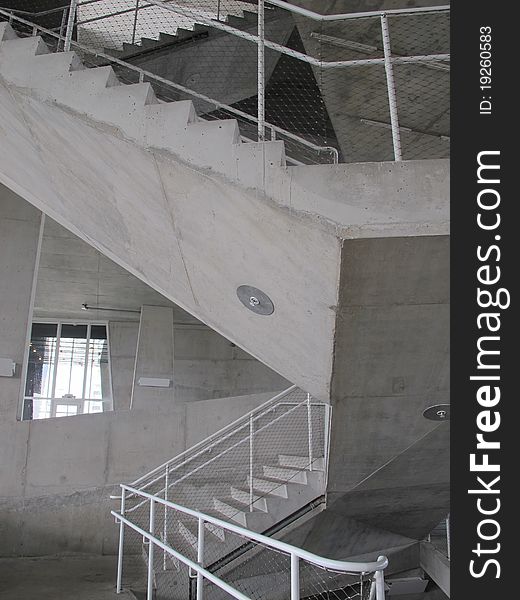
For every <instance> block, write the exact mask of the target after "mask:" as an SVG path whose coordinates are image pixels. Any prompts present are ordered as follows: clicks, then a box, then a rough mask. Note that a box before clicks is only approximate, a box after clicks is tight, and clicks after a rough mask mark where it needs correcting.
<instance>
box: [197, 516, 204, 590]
mask: <svg viewBox="0 0 520 600" xmlns="http://www.w3.org/2000/svg"><path fill="white" fill-rule="evenodd" d="M197 562H198V563H199V565H200V566H201V567H203V566H204V519H203V518H202V517H199V526H198V532H197ZM203 598H204V576H203V575H202V573H199V572H197V600H203Z"/></svg>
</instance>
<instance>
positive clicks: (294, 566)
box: [291, 554, 300, 600]
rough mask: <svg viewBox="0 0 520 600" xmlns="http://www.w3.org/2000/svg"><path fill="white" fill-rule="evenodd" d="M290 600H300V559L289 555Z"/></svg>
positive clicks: (294, 555)
mask: <svg viewBox="0 0 520 600" xmlns="http://www.w3.org/2000/svg"><path fill="white" fill-rule="evenodd" d="M291 600H300V558H299V557H298V556H296V554H291Z"/></svg>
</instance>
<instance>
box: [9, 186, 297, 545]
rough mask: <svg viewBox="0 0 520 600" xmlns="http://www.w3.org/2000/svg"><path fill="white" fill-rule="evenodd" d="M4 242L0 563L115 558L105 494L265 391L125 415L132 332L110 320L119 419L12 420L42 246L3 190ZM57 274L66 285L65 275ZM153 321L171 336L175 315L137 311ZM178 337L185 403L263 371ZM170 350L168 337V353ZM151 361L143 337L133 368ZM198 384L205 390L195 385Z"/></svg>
mask: <svg viewBox="0 0 520 600" xmlns="http://www.w3.org/2000/svg"><path fill="white" fill-rule="evenodd" d="M54 230H55V229H53V231H54ZM0 233H1V235H0V274H1V279H0V280H1V282H2V283H1V285H0V298H1V311H0V356H1V357H5V358H11V359H12V360H14V361H15V363H16V364H17V368H16V372H15V375H14V377H1V378H0V407H1V412H0V456H1V460H0V540H1V541H0V554H1V555H6V554H7V555H43V554H53V553H56V552H69V551H78V552H94V553H99V554H101V553H103V552H105V553H113V552H114V551H115V536H116V529H115V528H114V525H113V522H112V521H111V519H110V517H109V513H110V508H111V507H115V505H113V504H111V502H110V500H109V494H110V493H111V492H112V491H114V488H115V485H116V484H118V483H120V482H121V481H132V480H134V479H135V478H137V477H138V476H139V475H142V474H144V473H146V472H147V471H148V470H150V469H151V468H153V467H155V466H157V465H158V464H160V463H161V462H164V461H165V460H167V459H169V458H172V457H173V456H175V455H177V454H179V453H180V452H182V451H184V450H185V449H187V448H189V447H191V446H192V445H193V444H195V443H197V442H198V441H200V440H201V439H204V438H206V437H207V436H208V435H210V434H211V433H214V432H215V431H217V430H218V429H220V428H222V427H223V426H225V425H226V424H227V423H229V422H231V421H233V420H235V419H236V418H237V416H239V415H241V414H243V413H245V412H247V411H248V410H251V409H253V408H255V407H256V406H258V405H259V404H260V403H261V402H263V401H265V400H267V399H268V398H269V397H271V396H272V395H273V392H270V393H266V394H256V395H248V396H245V397H243V396H241V397H238V398H224V399H222V400H214V401H213V400H210V401H209V402H202V403H199V402H191V403H185V402H184V403H183V402H180V401H178V402H174V401H173V399H172V397H171V396H169V397H166V398H160V397H157V398H155V399H154V400H155V401H154V402H150V401H149V400H150V399H147V400H148V402H147V403H146V404H145V403H144V402H143V403H142V405H141V406H139V402H136V406H135V407H134V408H133V409H132V410H128V408H129V396H130V391H131V385H132V380H133V372H134V363H135V358H136V348H137V347H138V344H137V330H138V327H139V323H138V322H131V321H122V322H117V321H116V322H110V323H109V329H110V335H111V337H110V340H111V344H112V347H111V358H112V373H113V381H114V384H115V385H117V387H115V388H114V389H115V391H117V393H116V395H115V399H117V402H116V403H115V409H116V411H115V412H108V413H103V414H97V415H81V416H76V417H68V418H62V419H51V420H40V421H23V422H20V421H17V412H18V400H19V398H20V388H21V387H22V386H23V383H24V382H23V380H22V369H21V366H22V363H23V360H24V351H25V348H26V346H27V344H26V335H27V329H28V325H29V323H30V321H31V289H33V288H34V289H37V288H38V283H37V281H36V280H35V273H36V271H37V265H38V247H39V243H38V242H39V238H40V234H41V237H42V238H43V237H44V235H43V234H44V229H43V228H41V213H40V211H38V210H37V209H35V208H34V207H32V206H31V205H30V204H28V203H27V202H26V201H25V200H23V199H22V198H20V197H19V196H17V195H15V194H13V193H12V192H10V191H9V190H7V189H6V188H4V187H3V186H0ZM69 246H70V244H69ZM60 247H61V246H60ZM58 271H59V270H58ZM59 272H60V273H61V274H62V275H63V276H65V277H66V276H67V275H66V272H64V271H59ZM75 276H77V275H75ZM45 277H48V275H45ZM61 291H62V290H61V288H60V289H58V290H56V291H55V293H54V300H55V305H54V308H55V311H57V312H56V313H54V314H55V317H56V318H57V317H59V307H60V300H61V296H62V293H61ZM114 299H115V300H117V296H116V297H115V298H114ZM154 311H158V312H159V313H161V311H167V313H168V326H169V331H170V332H171V331H172V330H173V329H172V328H173V320H172V311H173V309H172V307H171V306H170V307H145V310H144V311H143V312H144V314H145V315H147V314H149V313H150V312H154ZM82 312H84V311H82ZM159 323H160V321H159ZM163 324H164V323H163ZM165 328H166V329H168V327H165ZM180 336H181V337H180V340H179V344H178V352H180V353H181V354H180V356H181V360H180V365H181V366H180V371H181V372H182V371H184V373H185V379H183V380H182V381H183V383H184V385H185V386H186V388H187V389H188V388H189V389H191V397H190V399H192V400H193V399H194V398H196V397H201V396H202V397H204V394H208V393H211V390H212V389H217V388H218V389H219V390H220V393H221V394H222V393H223V390H224V388H225V387H228V388H235V387H236V386H237V385H240V384H239V383H237V382H238V381H239V380H240V378H241V377H242V378H243V381H242V384H241V385H249V386H253V387H254V385H255V384H256V382H255V379H254V368H253V369H247V365H248V364H249V363H250V362H252V363H255V364H257V365H258V367H259V372H260V373H261V372H270V370H269V369H267V367H264V366H263V365H261V364H260V363H258V361H255V360H252V359H250V358H248V357H247V355H246V354H245V353H243V357H242V359H233V356H232V354H231V351H232V349H231V348H230V346H229V343H228V342H226V340H224V339H223V338H221V337H220V336H218V335H217V334H215V333H213V332H212V331H211V330H209V329H208V328H206V327H203V328H202V329H201V327H200V326H198V328H197V329H195V330H194V329H191V326H190V329H184V330H181V331H180ZM144 341H146V340H144ZM171 341H172V340H171V336H170V339H169V342H170V349H171ZM167 342H168V340H166V341H165V343H167ZM157 350H159V352H160V353H163V351H164V348H163V345H162V344H161V339H160V338H158V339H157V340H156V343H155V344H154V346H153V348H150V339H149V338H148V346H146V345H144V344H143V345H142V346H141V347H140V352H139V353H138V356H139V360H138V368H141V367H143V368H145V367H146V366H147V365H148V366H150V359H151V358H153V359H154V360H153V363H154V365H155V358H157V357H156V353H157ZM154 351H155V352H154ZM125 353H127V354H128V356H125ZM235 356H236V355H235ZM147 357H148V359H149V360H148V361H147V360H146V359H147ZM154 357H155V358H154ZM212 357H213V358H212ZM171 359H172V356H171V353H170V361H171ZM212 362H215V363H217V364H219V365H220V368H221V370H222V374H221V375H220V376H219V377H216V378H215V381H214V382H212V374H215V371H213V372H211V371H210V372H209V373H205V368H204V366H203V365H204V364H205V363H208V364H209V363H212ZM233 363H234V367H232V368H231V370H230V371H227V368H226V364H229V365H231V364H233ZM170 364H171V362H170ZM242 367H244V368H245V372H243V373H241V368H242ZM142 373H143V374H148V375H149V374H150V373H153V374H154V375H162V374H163V373H156V372H155V371H153V372H146V371H142ZM203 373H204V377H205V379H204V380H201V379H199V376H202V374H203ZM270 373H272V372H270ZM170 375H171V374H170ZM272 377H273V378H272V379H271V382H272V384H273V385H274V388H273V389H275V390H276V389H280V388H277V387H276V384H275V382H282V383H284V384H285V382H284V381H283V379H282V378H280V377H279V376H278V375H277V374H275V373H272ZM268 380H269V376H268V377H264V380H263V381H261V385H269V384H268V383H267V382H268ZM226 381H227V382H226ZM189 386H191V387H189ZM219 386H220V387H219ZM223 386H224V387H223ZM123 387H125V388H126V391H127V395H125V394H124V393H123V389H122V388H123ZM281 387H283V386H281ZM169 391H170V392H171V389H170V390H169ZM181 397H182V396H181ZM123 399H126V404H125V403H124V402H123ZM140 400H141V401H142V400H144V398H140ZM159 400H162V401H159ZM213 402H215V404H212V403H213ZM125 409H126V410H125Z"/></svg>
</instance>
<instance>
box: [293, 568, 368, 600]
mask: <svg viewBox="0 0 520 600" xmlns="http://www.w3.org/2000/svg"><path fill="white" fill-rule="evenodd" d="M371 587H372V576H371V574H370V575H369V574H366V575H365V574H360V573H341V572H335V571H332V570H330V569H324V568H322V567H320V566H318V565H314V564H312V563H310V562H307V561H301V565H300V596H301V598H307V599H309V600H311V599H312V600H368V599H369V597H370V589H371Z"/></svg>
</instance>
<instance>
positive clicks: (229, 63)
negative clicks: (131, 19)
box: [79, 9, 294, 137]
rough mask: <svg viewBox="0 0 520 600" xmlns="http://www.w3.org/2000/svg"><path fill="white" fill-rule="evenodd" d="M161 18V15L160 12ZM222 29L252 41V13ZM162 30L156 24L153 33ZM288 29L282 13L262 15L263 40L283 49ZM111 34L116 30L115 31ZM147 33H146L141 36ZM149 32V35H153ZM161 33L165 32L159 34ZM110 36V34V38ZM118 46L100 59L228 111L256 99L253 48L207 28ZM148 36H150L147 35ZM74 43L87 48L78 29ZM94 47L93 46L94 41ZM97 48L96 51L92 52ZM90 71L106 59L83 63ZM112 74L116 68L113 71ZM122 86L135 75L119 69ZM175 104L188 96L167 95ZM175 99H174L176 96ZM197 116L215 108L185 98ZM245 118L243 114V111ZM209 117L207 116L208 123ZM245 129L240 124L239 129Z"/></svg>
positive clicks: (166, 91)
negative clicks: (150, 76)
mask: <svg viewBox="0 0 520 600" xmlns="http://www.w3.org/2000/svg"><path fill="white" fill-rule="evenodd" d="M157 10H158V11H159V13H161V12H162V13H165V12H167V11H164V10H163V11H160V9H157ZM226 24H227V25H229V26H231V27H233V28H234V29H237V30H239V31H243V32H247V33H249V34H252V35H256V34H257V29H258V18H257V15H256V13H254V12H251V11H243V13H242V15H240V16H235V15H229V16H228V18H227V20H226ZM161 26H163V27H166V26H165V25H161V24H160V23H158V24H157V27H161ZM293 29H294V22H293V19H292V18H291V16H290V15H288V14H286V13H285V12H284V11H279V10H268V11H267V14H266V22H265V32H266V37H267V39H269V40H271V41H273V42H276V43H278V44H281V45H285V44H286V43H287V40H288V39H289V37H290V35H291V31H292V30H293ZM115 31H117V30H115ZM147 31H148V30H147ZM150 31H152V32H154V31H155V29H153V28H152V29H151V30H150ZM165 31H167V32H165ZM112 33H114V34H115V32H114V31H110V34H112ZM129 35H130V38H129V41H123V42H122V45H121V46H118V47H117V48H113V47H105V50H104V51H105V53H107V54H110V55H113V56H115V57H117V58H118V59H120V60H124V61H125V62H127V63H130V64H132V65H135V66H136V67H139V68H141V69H144V70H145V71H148V72H151V73H153V74H155V75H157V76H159V77H163V78H164V79H167V80H168V81H172V82H174V83H177V84H179V85H182V86H183V87H186V88H188V89H192V90H194V91H195V92H197V93H199V94H204V95H205V96H207V97H209V98H213V99H215V100H217V101H218V102H222V103H223V104H227V105H234V104H236V103H237V102H240V101H243V100H245V99H248V98H254V97H255V96H256V94H257V75H256V73H257V64H256V63H257V48H256V45H255V44H253V43H251V42H249V41H246V40H244V39H242V38H239V37H235V36H231V35H229V34H228V33H226V32H224V31H222V30H220V29H216V28H214V27H211V26H210V25H208V24H205V25H201V24H200V23H195V24H194V25H193V27H192V28H190V29H186V28H184V27H179V28H177V29H176V31H175V32H174V33H172V32H171V31H169V30H167V29H162V30H160V33H158V34H155V37H149V36H148V35H147V36H143V37H141V38H135V43H131V40H132V39H133V38H132V35H131V34H129ZM150 35H152V36H153V33H152V34H150ZM79 41H80V42H82V43H87V45H88V43H89V33H88V31H87V32H84V33H82V31H81V27H80V28H79ZM94 42H95V44H99V43H100V42H99V40H97V39H96V40H94ZM97 47H99V45H97V46H96V48H97ZM279 58H280V55H279V54H277V53H274V52H268V53H267V55H266V60H265V78H266V81H269V79H270V77H271V75H272V73H273V71H274V69H275V67H276V65H277V63H278V61H279ZM89 63H90V65H99V66H101V65H106V64H107V61H106V59H104V58H102V57H99V58H96V57H92V58H90V57H89ZM114 68H115V69H116V72H118V71H119V70H120V69H121V67H120V66H118V65H117V64H116V65H114ZM121 70H122V75H123V76H124V78H125V81H127V82H134V83H135V82H137V81H138V79H139V73H137V72H132V71H129V70H128V69H124V68H123V69H121ZM157 91H158V93H159V94H160V96H161V98H164V99H165V100H168V99H169V98H171V97H172V92H173V90H172V89H171V88H168V87H164V88H162V87H158V88H157ZM173 93H174V94H176V95H174V97H175V98H176V99H179V98H184V97H186V98H188V97H189V96H187V95H183V94H180V93H176V92H173ZM179 94H180V95H179ZM191 99H192V100H193V102H194V105H195V107H196V110H197V114H199V115H203V114H206V113H213V112H214V111H215V106H214V105H212V104H211V103H208V102H205V101H202V100H198V99H197V98H196V97H193V98H191ZM246 112H248V111H246ZM214 117H215V115H213V116H212V118H214ZM244 125H245V123H243V124H242V127H244ZM251 129H252V135H249V136H248V137H255V125H254V123H251Z"/></svg>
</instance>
